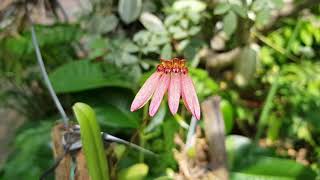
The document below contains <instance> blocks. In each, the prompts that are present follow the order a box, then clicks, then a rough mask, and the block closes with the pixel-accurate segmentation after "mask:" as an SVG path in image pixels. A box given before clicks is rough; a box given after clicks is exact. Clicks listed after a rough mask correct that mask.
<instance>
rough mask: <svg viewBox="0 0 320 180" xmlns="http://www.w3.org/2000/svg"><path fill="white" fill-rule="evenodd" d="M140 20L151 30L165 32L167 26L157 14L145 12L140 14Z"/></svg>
mask: <svg viewBox="0 0 320 180" xmlns="http://www.w3.org/2000/svg"><path fill="white" fill-rule="evenodd" d="M140 22H141V23H142V24H143V26H144V27H145V28H146V29H148V30H149V31H152V32H155V33H161V32H165V27H164V25H163V23H162V21H161V20H160V19H159V18H158V17H157V16H155V15H153V14H151V13H149V12H143V13H142V14H141V16H140Z"/></svg>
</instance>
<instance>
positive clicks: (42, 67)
mask: <svg viewBox="0 0 320 180" xmlns="http://www.w3.org/2000/svg"><path fill="white" fill-rule="evenodd" d="M26 12H27V17H28V19H29V22H30V24H31V28H30V31H31V38H32V45H33V47H34V49H35V53H36V58H37V61H38V64H39V67H40V71H41V75H42V77H43V80H44V82H45V84H46V86H47V88H48V90H49V93H50V96H51V98H52V100H53V101H54V103H55V105H56V107H57V109H58V111H59V113H60V115H61V117H62V120H63V123H64V125H65V126H67V125H68V122H69V118H68V116H67V114H66V112H65V111H64V109H63V107H62V105H61V103H60V101H59V98H58V97H57V94H56V93H55V91H54V89H53V87H52V84H51V82H50V79H49V76H48V73H47V71H46V68H45V65H44V62H43V59H42V55H41V51H40V47H39V43H38V40H37V35H36V32H35V30H34V25H33V22H32V20H31V18H30V16H29V11H28V7H27V5H26Z"/></svg>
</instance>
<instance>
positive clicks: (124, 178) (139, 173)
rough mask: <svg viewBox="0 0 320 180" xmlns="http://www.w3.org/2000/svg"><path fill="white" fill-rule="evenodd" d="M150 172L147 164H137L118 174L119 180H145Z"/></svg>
mask: <svg viewBox="0 0 320 180" xmlns="http://www.w3.org/2000/svg"><path fill="white" fill-rule="evenodd" d="M148 171H149V167H148V166H147V165H146V164H142V163H141V164H135V165H133V166H130V167H128V168H126V169H123V170H121V171H120V172H119V173H118V179H119V180H143V179H144V178H145V177H146V176H147V174H148Z"/></svg>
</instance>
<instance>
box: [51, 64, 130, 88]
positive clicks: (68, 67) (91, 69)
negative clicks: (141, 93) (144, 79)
mask: <svg viewBox="0 0 320 180" xmlns="http://www.w3.org/2000/svg"><path fill="white" fill-rule="evenodd" d="M103 65H105V64H103V63H95V62H91V61H88V60H79V61H73V62H70V63H67V64H64V65H62V66H61V67H59V68H57V69H56V70H55V71H53V72H52V73H50V80H51V82H52V85H53V88H54V89H55V91H56V92H57V93H66V92H77V91H83V90H89V89H94V88H98V87H105V86H116V87H125V88H133V86H132V85H133V84H134V82H136V79H135V76H134V74H132V75H131V76H128V74H131V73H134V71H133V69H129V68H127V70H124V68H122V69H120V68H118V67H116V66H114V65H112V64H108V65H105V66H107V67H105V68H104V67H103Z"/></svg>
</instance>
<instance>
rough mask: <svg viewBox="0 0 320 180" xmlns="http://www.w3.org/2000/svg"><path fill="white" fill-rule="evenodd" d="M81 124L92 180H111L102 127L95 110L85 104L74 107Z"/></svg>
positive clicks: (77, 104) (85, 153)
mask: <svg viewBox="0 0 320 180" xmlns="http://www.w3.org/2000/svg"><path fill="white" fill-rule="evenodd" d="M72 109H73V111H74V114H75V116H76V118H77V121H78V122H79V124H80V133H81V141H82V145H83V149H84V155H85V158H86V161H87V165H88V170H89V174H90V177H91V178H92V180H109V170H108V165H107V160H106V155H105V151H104V147H103V142H102V138H101V134H100V132H101V131H100V127H99V125H98V123H97V119H96V115H95V113H94V111H93V109H92V108H91V107H90V106H89V105H87V104H84V103H76V104H75V105H74V106H73V107H72Z"/></svg>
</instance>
